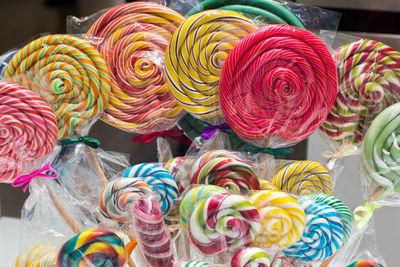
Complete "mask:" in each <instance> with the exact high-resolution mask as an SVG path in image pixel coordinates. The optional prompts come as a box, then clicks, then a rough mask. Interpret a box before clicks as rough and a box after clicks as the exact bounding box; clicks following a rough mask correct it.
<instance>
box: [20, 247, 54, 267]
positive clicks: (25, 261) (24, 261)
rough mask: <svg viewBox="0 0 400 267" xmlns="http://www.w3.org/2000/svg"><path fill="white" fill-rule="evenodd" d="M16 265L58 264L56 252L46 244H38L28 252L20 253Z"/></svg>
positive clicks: (27, 266)
mask: <svg viewBox="0 0 400 267" xmlns="http://www.w3.org/2000/svg"><path fill="white" fill-rule="evenodd" d="M14 266H15V267H36V266H37V267H41V266H45V267H46V266H56V252H55V250H54V248H52V247H49V246H46V245H42V244H40V245H36V246H34V247H33V248H32V249H31V250H29V252H28V253H26V254H23V255H19V256H18V257H17V259H16V261H15V265H14Z"/></svg>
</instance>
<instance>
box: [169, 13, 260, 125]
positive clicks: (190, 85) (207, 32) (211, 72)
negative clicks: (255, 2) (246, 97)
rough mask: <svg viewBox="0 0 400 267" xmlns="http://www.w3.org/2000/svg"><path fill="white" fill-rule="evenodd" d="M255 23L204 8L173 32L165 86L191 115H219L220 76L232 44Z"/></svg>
mask: <svg viewBox="0 0 400 267" xmlns="http://www.w3.org/2000/svg"><path fill="white" fill-rule="evenodd" d="M255 30H256V26H255V25H254V24H253V23H252V22H251V21H250V20H248V19H247V18H245V17H243V16H241V15H239V14H237V13H235V12H231V11H224V10H218V11H215V10H213V11H204V12H201V13H198V14H196V15H193V16H191V17H190V18H188V19H187V20H186V21H185V22H184V23H183V24H182V25H181V26H180V27H179V28H178V30H176V32H175V33H174V35H173V37H172V39H171V41H170V43H169V45H168V48H167V53H166V55H165V64H166V73H167V81H168V86H169V89H170V91H171V92H172V94H173V95H174V97H175V99H176V100H177V102H178V103H179V104H180V105H182V107H183V108H184V109H186V110H187V111H188V112H190V113H191V114H193V115H194V116H196V117H198V118H202V119H210V118H213V117H216V116H218V115H220V108H219V92H218V91H219V86H218V83H219V77H220V71H221V67H222V65H223V64H224V61H225V59H226V57H227V55H228V54H229V52H230V51H231V50H232V49H233V47H234V46H235V45H236V44H237V43H238V42H239V41H240V40H241V39H242V38H243V37H245V36H246V35H247V34H249V33H250V32H253V31H255Z"/></svg>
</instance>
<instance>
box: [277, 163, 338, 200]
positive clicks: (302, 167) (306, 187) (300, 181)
mask: <svg viewBox="0 0 400 267" xmlns="http://www.w3.org/2000/svg"><path fill="white" fill-rule="evenodd" d="M272 184H273V185H274V186H275V187H276V188H278V189H280V190H282V191H286V192H288V193H292V194H296V195H308V194H313V193H325V194H330V193H331V191H332V181H331V177H330V176H329V173H328V171H327V170H326V169H325V168H324V167H323V166H322V165H321V164H320V163H318V162H315V161H296V162H293V163H292V164H290V165H288V166H286V167H284V168H283V169H282V170H280V171H279V172H278V173H277V174H276V175H275V176H274V177H273V178H272Z"/></svg>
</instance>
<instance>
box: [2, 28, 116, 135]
mask: <svg viewBox="0 0 400 267" xmlns="http://www.w3.org/2000/svg"><path fill="white" fill-rule="evenodd" d="M4 79H5V80H11V81H13V82H15V83H18V84H20V85H22V86H24V87H26V88H27V89H29V90H31V91H33V92H35V93H36V94H37V95H39V96H40V97H41V98H42V99H43V100H44V101H45V102H46V103H47V104H49V105H50V106H51V107H52V109H53V110H54V113H55V114H56V117H57V121H58V138H59V139H62V138H65V137H69V136H71V135H73V134H74V133H75V131H76V129H77V128H80V127H83V126H85V125H87V124H88V121H89V120H91V119H94V118H95V117H97V116H100V114H101V113H102V112H103V110H104V108H105V106H106V104H107V102H108V97H109V93H110V77H109V71H108V68H107V66H106V63H105V62H104V59H103V58H102V57H101V55H100V54H99V53H98V52H97V50H96V49H95V48H94V47H93V46H91V45H90V44H89V43H88V42H86V41H84V40H81V39H79V38H77V37H74V36H72V35H67V34H55V35H47V36H44V37H41V38H39V39H36V40H34V41H32V42H30V43H29V44H27V45H26V46H25V47H23V48H22V49H21V50H19V51H18V53H17V54H15V55H14V57H13V58H12V59H11V61H10V62H9V64H8V67H7V69H6V70H5V73H4Z"/></svg>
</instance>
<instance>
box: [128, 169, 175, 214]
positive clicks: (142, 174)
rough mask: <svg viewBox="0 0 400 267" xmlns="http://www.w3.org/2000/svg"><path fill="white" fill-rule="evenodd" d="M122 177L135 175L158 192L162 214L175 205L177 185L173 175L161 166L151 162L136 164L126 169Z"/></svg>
mask: <svg viewBox="0 0 400 267" xmlns="http://www.w3.org/2000/svg"><path fill="white" fill-rule="evenodd" d="M122 177H131V178H133V177H135V178H139V179H141V180H142V181H144V182H145V183H147V184H148V185H149V186H150V187H151V189H152V190H153V191H154V192H156V193H157V194H158V196H159V201H160V203H161V211H162V212H163V214H164V215H165V214H167V213H168V212H169V211H170V209H171V208H172V207H173V206H174V205H175V199H176V198H177V197H178V186H177V184H176V182H175V179H174V177H172V175H171V174H170V173H169V172H168V171H167V170H165V169H164V168H163V167H161V166H159V165H157V164H151V163H142V164H137V165H135V166H132V167H130V168H129V169H127V170H126V171H125V173H124V174H123V175H122Z"/></svg>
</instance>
